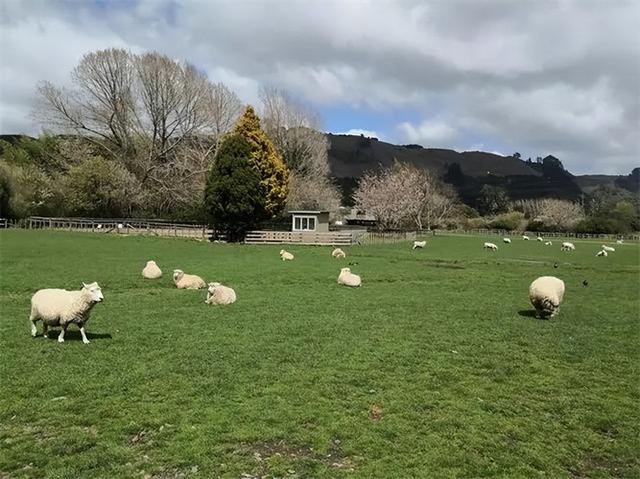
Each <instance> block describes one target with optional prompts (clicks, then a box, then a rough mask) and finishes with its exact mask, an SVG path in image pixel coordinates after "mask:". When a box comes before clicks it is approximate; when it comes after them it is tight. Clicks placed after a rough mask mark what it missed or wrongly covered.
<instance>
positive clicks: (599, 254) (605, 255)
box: [596, 249, 609, 258]
mask: <svg viewBox="0 0 640 479" xmlns="http://www.w3.org/2000/svg"><path fill="white" fill-rule="evenodd" d="M596 256H604V257H605V258H606V257H607V256H609V253H607V252H606V251H605V250H603V249H601V250H600V251H598V252H597V253H596Z"/></svg>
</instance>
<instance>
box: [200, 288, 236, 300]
mask: <svg viewBox="0 0 640 479" xmlns="http://www.w3.org/2000/svg"><path fill="white" fill-rule="evenodd" d="M235 302H236V292H235V291H234V290H233V289H232V288H229V287H228V286H223V285H222V284H220V283H209V291H207V300H206V301H205V303H207V304H231V303H235Z"/></svg>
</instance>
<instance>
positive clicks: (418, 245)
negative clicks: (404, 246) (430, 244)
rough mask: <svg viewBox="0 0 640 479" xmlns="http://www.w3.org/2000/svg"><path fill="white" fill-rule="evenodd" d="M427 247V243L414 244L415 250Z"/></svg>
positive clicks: (417, 242) (415, 242) (416, 242)
mask: <svg viewBox="0 0 640 479" xmlns="http://www.w3.org/2000/svg"><path fill="white" fill-rule="evenodd" d="M426 245H427V242H426V241H414V242H413V249H416V248H424V247H425V246H426Z"/></svg>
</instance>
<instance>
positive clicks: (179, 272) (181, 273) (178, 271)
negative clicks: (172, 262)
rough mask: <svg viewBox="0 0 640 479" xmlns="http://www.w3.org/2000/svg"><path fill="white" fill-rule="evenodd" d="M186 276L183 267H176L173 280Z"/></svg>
mask: <svg viewBox="0 0 640 479" xmlns="http://www.w3.org/2000/svg"><path fill="white" fill-rule="evenodd" d="M183 276H184V271H182V270H181V269H174V270H173V280H174V281H180V279H181V278H182V277H183Z"/></svg>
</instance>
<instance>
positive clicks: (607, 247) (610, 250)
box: [602, 245, 616, 253]
mask: <svg viewBox="0 0 640 479" xmlns="http://www.w3.org/2000/svg"><path fill="white" fill-rule="evenodd" d="M602 250H603V251H608V252H609V253H613V252H614V251H615V250H616V249H615V248H612V247H611V246H606V245H602Z"/></svg>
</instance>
